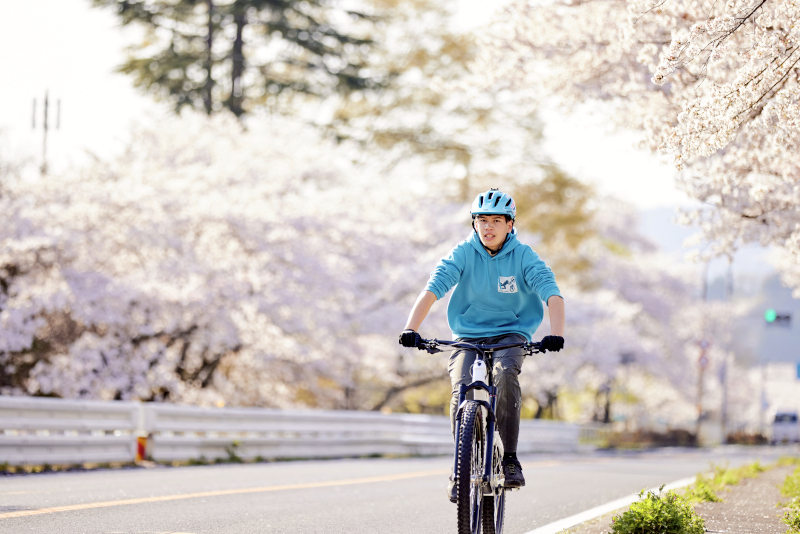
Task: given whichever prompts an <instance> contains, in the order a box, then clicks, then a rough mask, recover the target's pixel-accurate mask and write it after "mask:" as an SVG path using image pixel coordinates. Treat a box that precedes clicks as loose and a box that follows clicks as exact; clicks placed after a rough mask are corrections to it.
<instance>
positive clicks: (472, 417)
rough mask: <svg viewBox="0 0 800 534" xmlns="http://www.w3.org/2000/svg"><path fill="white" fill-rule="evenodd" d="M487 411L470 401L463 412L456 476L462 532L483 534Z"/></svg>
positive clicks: (457, 500) (457, 511)
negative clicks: (484, 418)
mask: <svg viewBox="0 0 800 534" xmlns="http://www.w3.org/2000/svg"><path fill="white" fill-rule="evenodd" d="M485 444H486V440H485V438H484V427H483V412H482V411H481V407H480V405H479V404H478V403H477V402H471V401H469V402H467V403H466V405H465V406H464V411H463V412H462V415H461V431H460V434H459V440H458V470H457V472H456V478H457V480H458V482H457V485H456V488H457V489H456V497H457V498H456V509H457V510H456V513H457V515H458V534H480V532H481V526H482V523H483V516H482V508H483V500H484V499H483V484H482V482H481V477H482V475H483V459H484V453H485V449H486V446H485Z"/></svg>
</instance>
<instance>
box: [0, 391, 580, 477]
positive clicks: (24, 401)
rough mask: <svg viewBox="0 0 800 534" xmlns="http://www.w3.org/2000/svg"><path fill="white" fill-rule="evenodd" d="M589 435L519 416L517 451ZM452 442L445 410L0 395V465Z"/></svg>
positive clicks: (384, 450)
mask: <svg viewBox="0 0 800 534" xmlns="http://www.w3.org/2000/svg"><path fill="white" fill-rule="evenodd" d="M587 433H588V434H587ZM593 433H594V431H593V429H592V428H589V427H581V426H579V425H574V424H568V423H559V422H553V421H541V420H523V421H522V423H521V425H520V440H519V447H518V452H520V453H526V452H540V451H541V452H544V451H549V452H555V451H559V452H568V451H575V450H576V449H577V448H578V442H579V438H580V440H581V441H586V440H587V438H588V440H591V438H592V437H593V436H592V435H591V434H593ZM452 443H453V442H452V437H451V434H450V422H449V420H448V418H447V417H445V416H431V415H416V414H382V413H379V412H355V411H328V410H274V409H263V408H199V407H196V406H181V405H174V404H161V403H140V402H123V401H111V402H102V401H75V400H65V399H49V398H38V397H0V465H2V464H6V465H36V464H78V463H106V462H132V461H137V460H142V459H150V460H154V461H190V460H198V461H203V460H205V461H214V460H217V459H223V460H224V459H235V458H241V459H244V460H253V459H290V458H332V457H356V456H370V455H436V454H451V453H452V451H453V444H452Z"/></svg>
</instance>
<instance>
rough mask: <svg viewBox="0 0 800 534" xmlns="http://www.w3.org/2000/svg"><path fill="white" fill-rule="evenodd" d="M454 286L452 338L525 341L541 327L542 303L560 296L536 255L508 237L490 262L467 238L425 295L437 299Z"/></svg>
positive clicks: (477, 244)
mask: <svg viewBox="0 0 800 534" xmlns="http://www.w3.org/2000/svg"><path fill="white" fill-rule="evenodd" d="M453 286H455V290H454V291H453V295H452V296H451V297H450V304H449V305H448V306H447V321H448V323H449V325H450V329H451V330H452V331H453V335H454V336H455V337H468V338H480V337H493V336H498V335H501V334H512V333H513V334H522V335H523V336H525V337H526V338H527V339H528V341H530V340H531V336H532V335H533V333H534V332H536V329H537V328H539V325H540V324H542V317H543V316H544V307H543V306H542V301H544V302H547V299H549V298H550V297H552V296H553V295H558V296H559V297H560V296H561V292H560V291H559V290H558V286H557V285H556V279H555V276H553V271H551V270H550V267H548V266H547V265H546V264H545V263H544V262H543V261H542V260H541V259H540V258H539V255H538V254H536V252H534V251H533V249H532V248H531V247H529V246H528V245H524V244H522V243H520V242H519V240H518V239H517V231H516V229H513V230H512V233H510V234H508V238H507V239H506V242H505V244H504V245H503V248H502V249H501V250H500V252H499V253H498V254H497V255H495V256H494V257H492V256H491V255H490V254H489V253H488V252H487V251H486V249H485V248H484V247H483V244H482V243H481V241H480V238H479V237H478V234H477V233H475V232H472V235H471V236H470V237H469V238H467V239H466V240H464V241H462V242H461V243H459V244H458V245H456V246H455V248H453V250H452V251H450V254H449V255H448V256H447V257H445V258H442V259H441V260H440V261H439V264H438V265H436V268H435V269H434V270H433V272H432V273H431V277H430V280H429V281H428V285H427V286H426V288H425V289H427V290H428V291H430V292H431V293H433V294H434V295H436V298H437V299H441V298H442V297H443V296H445V295H446V294H447V292H448V291H450V289H452V288H453Z"/></svg>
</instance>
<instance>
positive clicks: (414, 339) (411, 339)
mask: <svg viewBox="0 0 800 534" xmlns="http://www.w3.org/2000/svg"><path fill="white" fill-rule="evenodd" d="M420 343H422V336H420V335H419V334H418V333H417V332H415V331H413V330H403V333H402V334H400V344H401V345H403V346H404V347H419V344H420Z"/></svg>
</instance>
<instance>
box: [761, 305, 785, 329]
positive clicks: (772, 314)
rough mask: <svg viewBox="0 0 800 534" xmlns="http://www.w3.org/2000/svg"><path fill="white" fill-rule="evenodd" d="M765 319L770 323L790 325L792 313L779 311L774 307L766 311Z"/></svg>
mask: <svg viewBox="0 0 800 534" xmlns="http://www.w3.org/2000/svg"><path fill="white" fill-rule="evenodd" d="M764 320H765V321H766V322H767V324H768V325H777V326H789V325H790V324H791V322H792V314H791V313H778V312H776V311H775V310H774V309H773V308H770V309H768V310H767V311H765V312H764Z"/></svg>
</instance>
